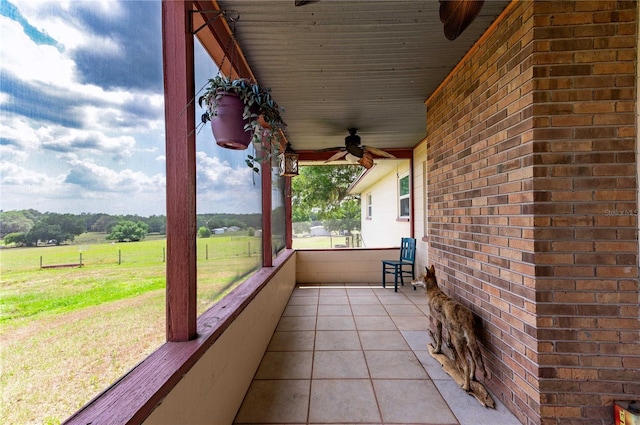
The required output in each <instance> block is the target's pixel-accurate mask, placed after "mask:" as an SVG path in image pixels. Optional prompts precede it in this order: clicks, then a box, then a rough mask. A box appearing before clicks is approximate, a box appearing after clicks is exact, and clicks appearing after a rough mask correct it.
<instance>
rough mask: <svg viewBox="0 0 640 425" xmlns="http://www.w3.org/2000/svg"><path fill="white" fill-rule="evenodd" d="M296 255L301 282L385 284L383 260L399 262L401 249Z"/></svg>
mask: <svg viewBox="0 0 640 425" xmlns="http://www.w3.org/2000/svg"><path fill="white" fill-rule="evenodd" d="M398 245H400V243H398ZM296 256H297V262H298V266H297V275H296V281H297V282H298V283H345V282H349V283H377V282H380V284H382V260H395V259H398V258H399V257H400V249H399V248H386V249H341V250H300V251H297V252H296ZM387 278H388V277H387ZM392 285H393V283H392Z"/></svg>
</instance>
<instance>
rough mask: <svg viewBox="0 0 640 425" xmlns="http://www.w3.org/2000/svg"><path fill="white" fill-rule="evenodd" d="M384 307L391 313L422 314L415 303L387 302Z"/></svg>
mask: <svg viewBox="0 0 640 425" xmlns="http://www.w3.org/2000/svg"><path fill="white" fill-rule="evenodd" d="M384 308H385V309H386V310H387V313H389V315H391V316H393V315H407V314H409V315H412V316H415V315H418V314H421V312H420V310H419V309H418V307H416V306H415V305H413V304H386V305H385V306H384Z"/></svg>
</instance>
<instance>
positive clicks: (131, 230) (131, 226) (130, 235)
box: [107, 220, 149, 242]
mask: <svg viewBox="0 0 640 425" xmlns="http://www.w3.org/2000/svg"><path fill="white" fill-rule="evenodd" d="M148 232H149V226H147V224H146V223H144V222H142V221H130V220H122V221H120V222H119V223H118V224H116V225H115V226H113V229H112V230H111V233H109V234H108V235H107V240H110V241H113V240H115V241H118V242H125V241H131V242H137V241H140V240H142V239H144V238H145V236H147V233H148Z"/></svg>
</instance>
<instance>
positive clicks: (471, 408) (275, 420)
mask: <svg viewBox="0 0 640 425" xmlns="http://www.w3.org/2000/svg"><path fill="white" fill-rule="evenodd" d="M427 314H428V307H427V302H426V298H425V293H424V289H423V288H418V289H417V290H416V291H414V290H413V287H412V286H411V285H409V284H407V285H405V286H404V287H402V288H401V289H400V290H399V291H398V292H397V293H395V292H394V291H393V285H391V287H389V285H387V288H386V289H383V288H382V287H381V285H379V284H377V285H376V286H373V285H372V286H367V285H331V286H328V285H323V286H312V285H307V286H298V287H296V289H295V290H294V292H293V294H292V296H291V298H290V300H289V303H288V305H287V307H286V309H285V311H284V313H283V315H282V318H281V320H280V323H279V324H278V327H277V329H276V331H275V333H274V335H273V337H272V339H271V342H270V344H269V347H268V349H267V352H266V353H265V355H264V357H263V359H262V362H261V364H260V367H259V368H258V371H257V372H256V375H255V377H254V380H253V382H252V384H251V387H250V388H249V391H248V392H247V394H246V396H245V400H244V402H243V404H242V406H241V408H240V411H239V412H238V415H237V416H236V419H235V423H236V424H257V423H260V424H285V423H286V424H347V423H366V424H382V423H385V424H400V423H403V424H406V423H411V424H433V425H454V424H455V425H519V422H518V420H517V419H516V418H515V417H514V416H513V415H512V414H511V413H510V412H509V411H508V410H507V409H506V408H505V407H504V405H503V404H501V403H500V402H499V401H498V400H497V398H496V397H495V396H494V397H493V398H494V400H496V404H497V406H496V409H495V410H492V409H486V408H484V407H482V406H481V405H480V404H479V403H478V402H477V401H476V400H475V399H474V398H473V397H471V396H469V395H467V394H466V393H465V392H464V391H462V390H461V389H460V388H459V387H458V385H457V384H456V383H455V382H454V381H453V380H452V379H451V378H450V377H449V376H448V375H447V374H446V373H445V372H444V371H443V370H442V367H441V366H440V364H439V363H438V362H437V361H435V360H434V359H433V358H432V357H431V356H430V354H429V352H428V351H427V343H428V342H429V341H430V337H429V333H428V318H427V317H428V316H427Z"/></svg>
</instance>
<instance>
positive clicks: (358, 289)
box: [347, 285, 374, 298]
mask: <svg viewBox="0 0 640 425" xmlns="http://www.w3.org/2000/svg"><path fill="white" fill-rule="evenodd" d="M347 295H349V298H351V297H363V296H374V293H373V291H372V290H371V288H370V287H369V286H365V285H362V286H351V287H347Z"/></svg>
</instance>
